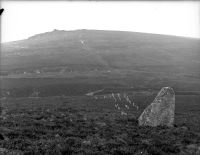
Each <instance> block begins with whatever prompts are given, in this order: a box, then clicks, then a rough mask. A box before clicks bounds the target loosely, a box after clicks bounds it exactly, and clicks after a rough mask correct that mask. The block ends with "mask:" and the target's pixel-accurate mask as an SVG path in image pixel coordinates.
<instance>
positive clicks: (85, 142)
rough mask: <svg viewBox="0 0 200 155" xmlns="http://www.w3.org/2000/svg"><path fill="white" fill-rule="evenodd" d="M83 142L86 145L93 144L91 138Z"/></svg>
mask: <svg viewBox="0 0 200 155" xmlns="http://www.w3.org/2000/svg"><path fill="white" fill-rule="evenodd" d="M83 144H84V145H91V141H90V140H84V141H83Z"/></svg>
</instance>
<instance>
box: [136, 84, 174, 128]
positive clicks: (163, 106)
mask: <svg viewBox="0 0 200 155" xmlns="http://www.w3.org/2000/svg"><path fill="white" fill-rule="evenodd" d="M174 111H175V93H174V90H173V89H172V88H170V87H163V88H162V89H161V90H160V92H159V93H158V95H157V96H156V98H155V99H154V101H153V102H152V103H151V104H150V105H149V106H148V107H147V108H145V109H144V111H143V113H142V114H141V115H140V117H139V119H138V122H139V125H140V126H169V127H172V126H173V123H174Z"/></svg>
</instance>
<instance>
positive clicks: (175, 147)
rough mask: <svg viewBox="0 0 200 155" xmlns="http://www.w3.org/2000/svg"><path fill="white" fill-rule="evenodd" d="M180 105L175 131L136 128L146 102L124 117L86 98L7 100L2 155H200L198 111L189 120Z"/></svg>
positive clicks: (0, 142)
mask: <svg viewBox="0 0 200 155" xmlns="http://www.w3.org/2000/svg"><path fill="white" fill-rule="evenodd" d="M180 99H181V100H184V99H183V97H179V98H178V102H177V104H178V105H177V107H180V108H179V109H180V110H181V111H176V118H175V119H176V122H175V127H174V128H168V127H139V126H138V123H137V117H138V116H139V115H140V113H141V112H142V111H143V108H144V107H145V106H146V105H147V104H149V101H148V103H147V101H145V102H143V104H144V105H142V102H141V104H140V107H142V108H140V109H139V110H138V111H136V110H134V109H130V110H129V111H127V113H128V115H127V116H122V115H120V112H119V111H118V110H117V109H116V108H115V107H114V106H113V104H112V103H111V102H109V100H101V99H99V100H95V99H94V98H90V97H85V96H79V97H73V96H71V97H49V98H20V99H5V100H3V101H2V103H3V106H4V112H3V115H2V117H1V121H0V126H1V127H0V133H1V135H0V138H1V140H0V154H12V155H16V154H19V155H21V154H52V155H55V154H59V155H60V154H63V155H64V154H66V155H68V154H80V155H85V154H91V155H92V154H93V155H94V154H96V155H99V154H100V155H101V154H102V155H106V154H116V155H120V154H121V155H132V154H135V155H141V154H143V155H159V154H160V155H169V154H181V155H190V154H191V155H192V154H196V155H197V154H200V134H199V133H200V130H199V129H200V128H199V127H200V122H199V120H200V119H199V115H198V111H196V113H195V111H194V109H198V107H194V109H193V116H191V115H188V114H189V113H187V114H186V112H185V111H184V109H186V110H187V111H188V109H187V108H189V107H186V106H185V105H186V104H182V105H180V104H179V101H180ZM147 100H149V99H147ZM185 101H187V100H185ZM137 103H140V102H139V98H138V102H137ZM183 106H185V107H183ZM181 107H182V109H181ZM186 116H187V117H186ZM194 118H195V119H194ZM191 119H192V120H191Z"/></svg>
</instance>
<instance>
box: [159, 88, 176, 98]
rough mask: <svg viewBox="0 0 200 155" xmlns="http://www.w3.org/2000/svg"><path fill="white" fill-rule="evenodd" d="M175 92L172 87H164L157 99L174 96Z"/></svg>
mask: <svg viewBox="0 0 200 155" xmlns="http://www.w3.org/2000/svg"><path fill="white" fill-rule="evenodd" d="M174 95H175V93H174V90H173V88H171V87H163V88H162V89H161V90H160V92H159V93H158V95H157V96H156V97H163V96H174Z"/></svg>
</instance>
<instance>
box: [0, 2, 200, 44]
mask: <svg viewBox="0 0 200 155" xmlns="http://www.w3.org/2000/svg"><path fill="white" fill-rule="evenodd" d="M1 6H2V8H4V9H5V11H4V12H3V15H2V17H1V22H2V23H1V28H2V36H1V37H2V38H1V39H2V42H8V41H14V40H20V39H25V38H27V37H30V36H32V35H34V34H38V33H43V32H47V31H52V30H53V29H60V30H75V29H98V30H121V31H135V32H147V33H158V34H169V35H176V36H185V37H194V38H200V17H199V16H200V2H187V1H182V2H170V1H169V2H166V1H165V2H152V1H151V2H144V1H143V2H138V1H135V2H91V1H90V2H89V1H88V2H64V1H57V2H55V1H46V2H45V1H43V2H41V1H29V2H27V1H18V2H14V1H4V2H2V4H1Z"/></svg>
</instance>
